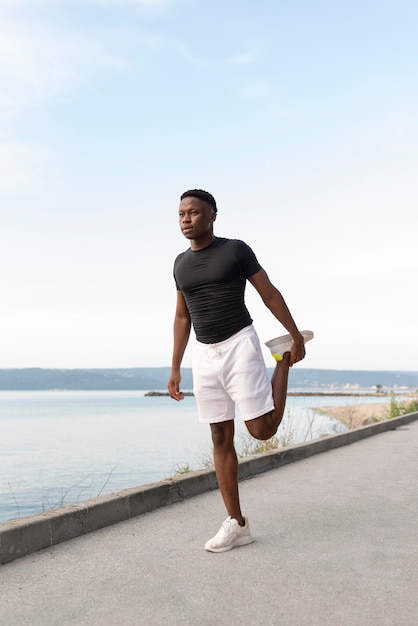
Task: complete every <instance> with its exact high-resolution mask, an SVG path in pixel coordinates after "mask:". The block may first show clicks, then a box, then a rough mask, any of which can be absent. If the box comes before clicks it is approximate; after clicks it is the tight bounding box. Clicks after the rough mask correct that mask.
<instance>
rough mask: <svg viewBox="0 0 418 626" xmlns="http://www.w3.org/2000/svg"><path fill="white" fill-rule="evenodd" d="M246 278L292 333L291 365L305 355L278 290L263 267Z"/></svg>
mask: <svg viewBox="0 0 418 626" xmlns="http://www.w3.org/2000/svg"><path fill="white" fill-rule="evenodd" d="M248 280H249V281H250V283H251V284H252V285H253V287H255V289H256V290H257V291H258V293H259V294H260V296H261V299H262V300H263V302H264V304H265V305H266V307H267V308H268V309H270V311H271V312H272V313H273V315H274V316H275V317H276V318H277V319H278V320H279V322H280V323H281V324H282V325H283V326H284V327H285V328H286V330H287V332H288V333H290V335H292V339H293V342H294V343H293V346H292V349H291V353H290V364H291V365H293V364H294V363H295V362H296V361H300V360H301V359H303V358H304V357H305V344H304V340H303V336H302V335H301V333H300V332H299V329H298V328H297V326H296V323H295V321H294V319H293V317H292V315H291V313H290V311H289V308H288V306H287V304H286V302H285V300H284V298H283V296H282V294H281V293H280V291H279V290H278V289H277V288H276V287H275V286H274V285H273V283H272V282H271V281H270V279H269V277H268V276H267V273H266V271H265V270H263V269H261V270H260V271H259V272H257V273H256V274H253V276H250V277H249V278H248Z"/></svg>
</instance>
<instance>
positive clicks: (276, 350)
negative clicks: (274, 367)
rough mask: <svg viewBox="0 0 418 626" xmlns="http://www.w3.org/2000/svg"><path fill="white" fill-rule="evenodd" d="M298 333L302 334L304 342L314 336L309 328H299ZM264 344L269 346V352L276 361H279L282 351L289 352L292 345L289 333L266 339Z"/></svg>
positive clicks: (281, 357)
mask: <svg viewBox="0 0 418 626" xmlns="http://www.w3.org/2000/svg"><path fill="white" fill-rule="evenodd" d="M300 334H301V335H302V336H303V341H304V343H306V342H307V341H310V340H311V339H313V336H314V334H313V332H312V331H311V330H301V332H300ZM264 345H265V346H267V348H270V352H271V354H272V355H273V358H274V359H275V360H276V361H281V360H282V359H283V355H284V353H285V352H290V350H291V348H292V346H293V339H292V336H291V335H282V336H281V337H275V338H274V339H270V341H266V343H265V344H264Z"/></svg>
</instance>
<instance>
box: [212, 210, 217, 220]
mask: <svg viewBox="0 0 418 626" xmlns="http://www.w3.org/2000/svg"><path fill="white" fill-rule="evenodd" d="M215 220H216V213H215V211H212V222H214V221H215Z"/></svg>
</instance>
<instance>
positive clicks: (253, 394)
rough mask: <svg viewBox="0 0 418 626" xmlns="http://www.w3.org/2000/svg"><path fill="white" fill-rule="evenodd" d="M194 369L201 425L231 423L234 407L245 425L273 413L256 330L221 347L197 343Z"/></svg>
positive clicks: (244, 331)
mask: <svg viewBox="0 0 418 626" xmlns="http://www.w3.org/2000/svg"><path fill="white" fill-rule="evenodd" d="M192 366H193V392H194V395H195V397H196V402H197V408H198V412H199V421H200V422H205V423H209V424H210V423H213V424H215V423H218V422H226V421H228V420H232V419H234V417H235V405H236V406H237V407H238V409H239V412H240V414H241V416H242V419H243V420H244V421H248V420H251V419H255V418H256V417H261V416H262V415H264V414H265V413H269V412H270V411H272V410H273V409H274V403H273V395H272V389H271V382H270V380H269V378H268V376H267V370H266V366H265V363H264V359H263V355H262V352H261V346H260V340H259V338H258V335H257V333H256V331H255V330H254V327H253V326H247V327H246V328H243V329H242V330H240V331H239V332H238V333H236V334H235V335H232V337H229V339H225V341H221V342H220V343H215V344H207V343H200V342H199V341H196V344H195V349H194V352H193V357H192Z"/></svg>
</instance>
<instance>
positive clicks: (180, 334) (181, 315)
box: [168, 291, 192, 401]
mask: <svg viewBox="0 0 418 626" xmlns="http://www.w3.org/2000/svg"><path fill="white" fill-rule="evenodd" d="M191 325H192V323H191V319H190V313H189V309H188V308H187V304H186V301H185V299H184V296H183V293H182V292H181V291H177V304H176V313H175V316H174V347H173V359H172V363H171V376H170V380H169V381H168V392H169V394H170V397H171V398H173V400H177V401H178V400H183V398H184V396H183V393H182V392H181V391H180V381H181V373H180V367H181V362H182V360H183V355H184V351H185V350H186V346H187V343H188V341H189V336H190V329H191Z"/></svg>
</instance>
